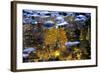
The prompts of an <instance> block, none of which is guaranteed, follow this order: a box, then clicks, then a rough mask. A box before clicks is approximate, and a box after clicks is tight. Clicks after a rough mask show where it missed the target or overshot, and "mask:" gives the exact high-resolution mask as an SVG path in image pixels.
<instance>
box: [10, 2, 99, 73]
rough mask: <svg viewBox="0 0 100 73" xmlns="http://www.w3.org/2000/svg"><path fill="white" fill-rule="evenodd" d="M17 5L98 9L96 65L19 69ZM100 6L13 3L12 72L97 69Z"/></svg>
mask: <svg viewBox="0 0 100 73" xmlns="http://www.w3.org/2000/svg"><path fill="white" fill-rule="evenodd" d="M17 4H35V5H50V6H68V7H70V6H71V7H82V8H83V7H84V8H95V9H96V28H95V29H96V38H95V39H96V64H95V65H83V66H69V67H52V68H37V69H17V64H16V63H17V58H16V56H17V55H16V54H17V52H16V45H17V43H16V42H17V36H16V32H17V31H16V24H17V21H16V19H17V16H16V15H17ZM97 16H98V6H90V5H76V4H60V3H44V2H28V1H11V71H13V72H23V71H37V70H53V69H72V68H84V67H97V66H98V17H97Z"/></svg>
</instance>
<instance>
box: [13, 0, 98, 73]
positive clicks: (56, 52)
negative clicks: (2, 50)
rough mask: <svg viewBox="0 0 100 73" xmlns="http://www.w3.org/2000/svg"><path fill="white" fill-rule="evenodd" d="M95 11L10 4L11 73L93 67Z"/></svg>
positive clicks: (80, 7) (70, 6)
mask: <svg viewBox="0 0 100 73" xmlns="http://www.w3.org/2000/svg"><path fill="white" fill-rule="evenodd" d="M97 12H98V8H97V6H89V5H74V4H58V3H43V2H27V1H12V2H11V71H13V72H19V71H37V70H52V69H69V68H83V67H96V66H97V65H98V56H97V54H98V51H97V50H98V49H97V41H98V38H97V33H98V32H97V22H98V18H97V16H98V15H97V14H98V13H97ZM36 24H37V25H36ZM48 36H51V37H48ZM40 37H41V38H40ZM41 47H42V48H41ZM62 47H63V48H62Z"/></svg>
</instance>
